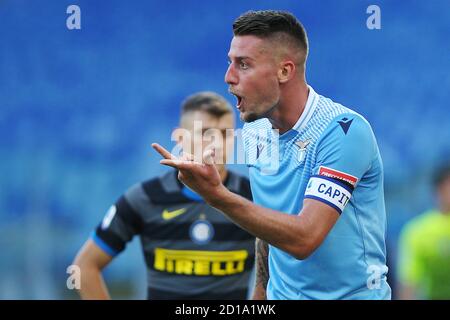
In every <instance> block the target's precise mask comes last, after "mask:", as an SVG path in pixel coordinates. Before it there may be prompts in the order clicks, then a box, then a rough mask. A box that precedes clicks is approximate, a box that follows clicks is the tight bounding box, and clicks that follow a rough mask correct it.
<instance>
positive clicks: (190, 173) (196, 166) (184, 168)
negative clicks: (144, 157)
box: [152, 143, 224, 202]
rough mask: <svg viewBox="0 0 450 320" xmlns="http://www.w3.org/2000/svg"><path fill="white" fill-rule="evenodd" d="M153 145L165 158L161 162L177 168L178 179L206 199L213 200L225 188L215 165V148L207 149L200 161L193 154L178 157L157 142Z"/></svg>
mask: <svg viewBox="0 0 450 320" xmlns="http://www.w3.org/2000/svg"><path fill="white" fill-rule="evenodd" d="M152 147H153V148H154V149H155V150H156V151H157V152H158V153H159V154H160V155H161V156H162V157H163V158H164V159H162V160H161V161H160V163H161V164H163V165H166V166H169V167H172V168H175V169H177V170H178V179H179V180H180V181H181V182H182V183H184V184H185V185H186V186H188V187H189V188H191V189H192V190H194V191H195V192H197V193H198V194H199V195H200V196H202V197H203V199H204V200H205V201H207V202H209V201H210V200H212V199H213V198H214V197H216V196H217V195H218V193H219V192H220V191H221V189H222V188H224V186H223V185H222V181H221V178H220V174H219V171H218V170H217V168H216V166H215V165H214V156H215V153H214V149H208V150H206V151H205V152H204V153H203V156H202V159H201V162H198V161H195V160H194V157H193V156H192V155H191V154H187V153H183V155H182V156H181V157H176V156H174V155H173V154H171V153H170V152H169V151H167V150H166V149H165V148H164V147H162V146H161V145H159V144H157V143H152Z"/></svg>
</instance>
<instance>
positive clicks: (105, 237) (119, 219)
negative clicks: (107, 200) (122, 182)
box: [92, 187, 142, 256]
mask: <svg viewBox="0 0 450 320" xmlns="http://www.w3.org/2000/svg"><path fill="white" fill-rule="evenodd" d="M135 190H136V187H132V188H130V189H129V190H128V192H127V193H125V194H124V195H122V196H121V197H120V198H119V199H118V200H117V201H116V202H115V203H114V204H113V205H112V206H111V207H110V208H109V210H108V211H107V212H106V214H105V216H104V218H103V220H102V221H101V222H100V223H99V224H98V226H97V228H96V229H95V231H94V233H93V234H92V240H93V241H94V242H95V243H96V244H97V245H98V246H99V247H100V248H101V249H102V250H103V251H105V252H106V253H107V254H108V255H110V256H116V255H117V254H119V253H120V252H121V251H123V250H124V249H125V246H126V244H127V243H128V242H130V241H131V240H132V238H133V236H135V235H136V234H138V233H140V231H141V228H142V219H141V218H140V216H139V215H138V213H137V212H136V211H135V209H133V206H132V201H133V193H135V192H136V191H135Z"/></svg>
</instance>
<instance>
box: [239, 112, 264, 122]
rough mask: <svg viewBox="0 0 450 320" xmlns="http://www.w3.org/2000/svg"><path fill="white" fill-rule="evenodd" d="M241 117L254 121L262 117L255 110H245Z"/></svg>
mask: <svg viewBox="0 0 450 320" xmlns="http://www.w3.org/2000/svg"><path fill="white" fill-rule="evenodd" d="M240 118H241V120H242V121H244V122H253V121H256V120H259V119H261V118H262V117H261V116H260V115H258V114H256V113H253V112H244V113H242V112H241V116H240Z"/></svg>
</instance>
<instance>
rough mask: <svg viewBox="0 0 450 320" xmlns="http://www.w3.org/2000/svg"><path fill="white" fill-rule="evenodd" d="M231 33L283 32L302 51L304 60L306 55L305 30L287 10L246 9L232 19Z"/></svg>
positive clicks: (262, 34)
mask: <svg viewBox="0 0 450 320" xmlns="http://www.w3.org/2000/svg"><path fill="white" fill-rule="evenodd" d="M233 34H234V35H235V36H246V35H253V36H256V37H259V38H270V37H273V36H275V35H277V34H285V35H287V36H288V37H289V38H290V40H291V41H290V42H293V43H294V45H295V46H296V47H297V48H298V49H300V50H302V51H304V54H305V55H304V56H305V60H306V57H307V55H308V36H307V35H306V30H305V28H304V27H303V25H302V24H301V22H300V21H298V20H297V18H296V17H295V16H294V15H293V14H291V13H290V12H287V11H276V10H262V11H247V12H246V13H244V14H242V15H241V16H239V17H238V18H237V19H236V20H235V21H234V23H233ZM292 40H293V41H292Z"/></svg>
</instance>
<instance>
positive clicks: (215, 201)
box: [204, 183, 229, 207]
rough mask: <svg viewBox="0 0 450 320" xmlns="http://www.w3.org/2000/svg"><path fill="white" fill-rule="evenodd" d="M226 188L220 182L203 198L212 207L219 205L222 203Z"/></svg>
mask: <svg viewBox="0 0 450 320" xmlns="http://www.w3.org/2000/svg"><path fill="white" fill-rule="evenodd" d="M227 192H229V191H228V189H227V188H226V187H225V186H224V185H223V184H222V183H221V184H219V185H218V186H217V187H215V188H212V189H211V190H210V191H209V192H208V194H207V195H206V196H205V198H204V200H205V201H206V203H208V204H209V205H210V206H212V207H217V206H220V204H223V202H224V198H225V195H226V193H227Z"/></svg>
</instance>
